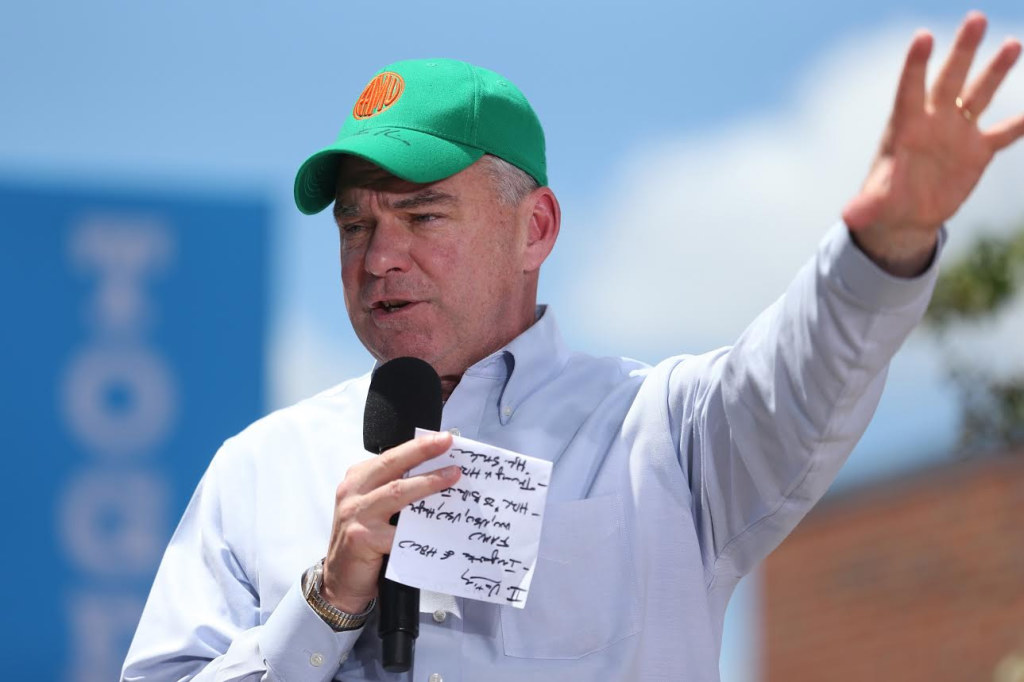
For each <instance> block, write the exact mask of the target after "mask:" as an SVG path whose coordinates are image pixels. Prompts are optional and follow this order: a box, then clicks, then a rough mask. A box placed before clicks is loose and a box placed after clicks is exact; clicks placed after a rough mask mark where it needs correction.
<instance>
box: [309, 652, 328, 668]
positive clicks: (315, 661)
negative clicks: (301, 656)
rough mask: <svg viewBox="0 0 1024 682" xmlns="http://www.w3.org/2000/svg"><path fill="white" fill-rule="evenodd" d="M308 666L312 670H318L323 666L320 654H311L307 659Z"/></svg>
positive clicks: (322, 658)
mask: <svg viewBox="0 0 1024 682" xmlns="http://www.w3.org/2000/svg"><path fill="white" fill-rule="evenodd" d="M309 664H310V665H311V666H313V667H314V668H319V667H320V666H322V665H323V664H324V657H323V655H322V654H313V655H312V656H310V657H309Z"/></svg>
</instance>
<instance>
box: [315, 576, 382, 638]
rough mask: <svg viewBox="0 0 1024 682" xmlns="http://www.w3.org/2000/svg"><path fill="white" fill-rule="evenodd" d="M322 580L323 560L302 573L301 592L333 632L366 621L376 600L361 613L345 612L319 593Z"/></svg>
mask: <svg viewBox="0 0 1024 682" xmlns="http://www.w3.org/2000/svg"><path fill="white" fill-rule="evenodd" d="M323 582H324V560H323V559H321V560H320V561H318V562H316V563H315V564H313V565H312V566H310V567H309V569H307V570H306V572H305V573H303V574H302V594H303V596H304V597H305V598H306V603H307V604H309V607H310V608H311V609H313V612H314V613H316V615H318V616H320V619H321V620H323V621H324V622H325V623H327V624H328V625H329V626H330V627H331V629H332V630H334V631H335V632H345V631H348V630H358V629H359V628H361V627H363V625H364V624H365V623H366V619H367V618H368V617H369V616H370V614H371V613H373V609H374V608H375V607H376V606H377V600H376V599H371V600H370V603H369V604H367V605H366V608H365V609H363V612H362V613H346V612H345V611H342V610H341V609H339V608H337V607H336V606H334V605H333V604H331V603H330V602H328V601H327V600H326V599H324V597H323V595H322V594H321V593H320V589H321V588H322V587H323Z"/></svg>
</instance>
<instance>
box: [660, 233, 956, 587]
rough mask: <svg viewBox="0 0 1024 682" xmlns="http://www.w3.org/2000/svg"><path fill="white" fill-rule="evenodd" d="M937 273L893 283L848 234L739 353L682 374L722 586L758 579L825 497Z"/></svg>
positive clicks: (688, 366) (833, 243)
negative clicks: (726, 581)
mask: <svg viewBox="0 0 1024 682" xmlns="http://www.w3.org/2000/svg"><path fill="white" fill-rule="evenodd" d="M944 239H945V232H944V231H943V233H942V235H941V237H940V246H939V250H941V244H942V243H943V242H944ZM937 260H938V251H937V253H936V257H935V258H934V259H933V262H932V264H931V266H930V267H929V269H928V270H927V271H926V272H925V273H924V274H922V275H921V276H919V277H915V278H909V279H905V278H897V277H893V276H891V275H889V274H887V273H886V272H884V271H883V270H881V269H880V268H879V267H877V266H876V265H875V264H874V263H873V262H872V261H871V260H870V259H869V258H868V257H867V256H866V255H865V254H864V253H863V252H862V251H861V250H860V249H859V248H858V247H857V246H856V245H855V244H854V243H853V241H852V239H851V238H850V235H849V231H848V229H847V228H846V226H845V225H843V224H841V223H840V224H838V225H836V226H835V227H834V228H833V229H831V230H830V231H829V232H828V233H827V235H826V237H825V238H824V240H823V241H822V243H821V245H820V246H819V248H818V251H817V253H816V255H815V257H814V258H813V259H812V260H811V261H810V262H809V263H808V264H807V265H805V266H804V268H802V269H801V271H800V272H799V273H798V275H797V277H796V278H795V280H794V281H793V282H792V284H791V285H790V287H789V288H788V290H787V291H786V292H785V294H784V295H783V296H782V297H781V298H780V299H779V300H778V301H776V302H775V303H774V304H773V305H772V306H770V307H769V308H768V309H767V310H765V311H764V312H763V313H762V314H761V315H760V316H758V317H757V318H756V319H755V321H754V322H753V323H752V324H751V325H750V326H749V327H748V328H747V329H746V330H745V331H744V333H743V334H742V335H741V337H740V338H739V340H738V341H737V343H736V344H735V345H734V346H733V347H732V348H728V349H722V350H720V351H717V352H715V353H711V354H709V355H706V356H702V357H701V358H699V359H696V361H689V362H681V363H679V364H678V365H676V367H675V368H674V370H673V374H672V377H671V379H670V381H671V386H670V395H671V396H672V399H670V402H672V403H673V405H671V406H670V410H671V411H674V412H675V414H674V415H672V416H673V421H674V424H675V425H676V427H677V428H679V429H680V432H679V438H678V440H677V443H678V444H679V455H680V460H681V463H682V465H683V468H684V470H685V471H686V473H687V474H688V476H689V481H690V487H691V492H692V496H693V510H694V516H695V522H696V525H697V531H698V535H699V536H700V541H701V546H702V552H703V554H704V563H705V567H706V568H707V569H708V570H709V573H710V576H711V577H710V578H709V579H713V578H714V576H715V575H716V574H717V575H723V576H729V577H731V578H736V577H739V576H742V575H745V574H746V573H748V572H749V571H750V570H751V569H752V568H753V567H754V566H755V565H756V564H757V562H759V561H760V560H761V559H763V558H764V557H765V556H766V555H767V554H768V553H769V552H771V550H772V549H774V548H775V547H776V546H777V545H778V544H779V543H780V542H781V541H782V539H783V538H785V536H786V535H787V534H788V533H789V532H790V531H791V530H792V529H793V527H794V526H796V524H797V523H798V522H799V521H800V519H801V518H803V516H804V515H805V514H806V513H807V512H808V511H809V510H810V508H811V507H812V506H813V505H814V504H815V503H816V502H817V501H818V500H819V499H820V498H821V496H822V495H824V493H825V491H826V490H827V489H828V486H829V485H830V484H831V482H832V480H833V479H834V478H835V476H836V474H837V473H838V471H839V468H840V467H841V466H842V464H843V462H845V460H846V457H847V456H848V455H849V453H850V452H851V451H852V449H853V447H854V445H855V444H856V442H857V440H858V439H859V438H860V436H861V434H862V433H863V432H864V430H865V429H866V428H867V425H868V422H869V421H870V419H871V417H872V415H873V414H874V411H875V407H876V406H877V404H878V400H879V398H880V397H881V393H882V388H883V384H884V382H885V375H886V371H887V368H888V363H889V360H890V358H891V357H892V356H893V354H894V353H895V352H896V350H897V349H898V348H899V347H900V345H901V344H902V342H903V340H904V339H905V338H906V337H907V335H908V334H909V333H910V331H911V330H912V329H913V328H914V326H915V325H916V324H917V322H918V321H919V320H920V319H921V317H922V315H923V314H924V311H925V309H926V307H927V305H928V301H929V299H930V296H931V292H932V289H933V288H934V285H935V279H936V276H937V267H936V264H935V262H936V261H937Z"/></svg>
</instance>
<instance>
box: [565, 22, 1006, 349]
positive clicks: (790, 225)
mask: <svg viewBox="0 0 1024 682" xmlns="http://www.w3.org/2000/svg"><path fill="white" fill-rule="evenodd" d="M1014 32H1015V33H1016V34H1017V35H1020V34H1021V33H1022V31H1021V30H1020V28H1019V27H1018V28H1017V29H1016V30H1011V27H1006V26H995V27H993V28H992V29H991V30H990V35H996V36H998V35H1000V34H1004V33H1014ZM912 33H913V27H909V26H903V27H898V28H891V29H886V30H882V31H879V32H876V33H873V34H868V35H861V36H855V37H852V38H850V39H849V40H846V41H845V42H843V43H840V44H837V45H835V46H834V48H833V49H832V50H831V51H830V52H828V53H826V54H824V55H822V56H821V57H820V58H819V59H818V60H817V61H816V62H815V63H814V64H813V65H812V66H811V67H810V68H809V69H808V71H807V72H806V74H805V75H804V77H803V78H802V80H801V83H800V85H799V86H798V88H796V90H795V93H796V94H795V95H794V97H793V98H792V100H791V102H790V103H789V105H788V106H785V107H783V108H782V109H781V110H777V111H770V112H753V113H752V114H751V115H749V116H748V117H746V118H745V119H742V120H740V121H738V122H736V123H733V124H731V125H729V126H727V127H723V128H721V129H719V130H714V131H710V132H700V133H693V132H691V133H688V134H680V135H679V137H678V138H677V139H674V140H670V141H667V142H666V141H664V140H662V141H659V143H658V144H657V145H654V144H651V145H648V146H646V147H645V148H642V149H638V150H636V151H635V153H634V154H633V155H632V157H631V158H629V159H628V160H627V161H626V162H625V163H624V164H623V167H622V168H621V170H620V171H619V173H618V174H617V181H616V182H615V183H614V186H615V187H616V188H617V190H616V192H615V193H614V194H613V196H612V197H611V200H610V203H609V204H607V205H605V206H602V207H600V208H599V210H597V211H595V212H593V213H592V214H591V215H594V216H598V218H597V219H596V222H594V223H593V224H591V225H590V226H589V227H588V231H594V232H596V233H597V234H599V235H600V236H598V237H597V238H595V239H594V240H593V242H592V245H591V248H590V250H589V252H588V253H587V258H586V259H585V261H584V262H585V263H586V265H585V266H582V267H581V268H580V270H581V272H580V273H579V276H578V277H577V279H576V282H575V284H576V286H575V287H574V289H573V290H572V292H571V293H569V294H567V296H569V297H570V301H571V303H570V305H571V306H572V307H573V308H574V309H575V310H576V311H577V313H578V314H577V316H576V320H575V323H576V324H577V325H583V326H582V327H580V328H579V329H580V331H581V332H583V333H584V334H585V335H588V336H594V337H598V338H601V339H602V341H601V343H602V344H607V346H608V347H609V348H615V347H620V348H627V349H633V350H631V352H634V353H637V354H642V355H644V356H645V357H646V356H648V354H652V353H653V354H654V356H655V357H657V356H660V355H663V354H665V353H669V352H679V350H681V349H679V348H675V347H665V346H663V344H664V340H666V339H671V340H674V341H675V342H676V343H677V344H678V341H679V340H680V339H683V340H685V342H686V343H687V345H688V346H690V347H691V348H695V349H703V348H706V347H709V346H713V345H721V344H725V343H729V342H730V341H731V340H732V339H734V338H735V337H736V335H737V334H738V333H739V332H740V331H741V330H742V329H743V327H744V326H745V324H746V323H747V322H749V321H750V320H751V319H752V318H753V317H754V316H755V315H756V314H757V313H758V312H759V311H760V310H761V309H763V308H764V307H765V306H766V305H767V304H768V303H770V302H771V301H772V300H773V299H774V298H776V297H777V296H778V295H779V294H780V293H781V292H782V291H783V290H784V288H785V286H786V284H787V283H788V282H789V280H790V278H791V277H792V275H793V274H794V273H795V271H796V270H797V268H798V267H799V266H800V265H801V264H802V263H803V262H804V261H805V260H806V258H807V257H808V256H809V255H810V254H811V253H812V251H813V249H814V247H815V245H816V243H817V241H818V239H819V238H820V236H821V235H822V234H823V233H824V231H825V230H826V228H827V227H828V226H829V225H830V224H832V223H833V222H834V221H836V220H838V218H839V213H840V210H841V208H842V206H843V205H844V203H845V202H846V201H847V200H848V199H849V198H850V197H851V196H852V195H853V194H854V193H855V192H856V190H857V188H858V187H859V185H860V183H861V181H862V179H863V176H864V174H865V172H866V170H867V167H868V164H869V162H870V160H871V158H872V156H873V154H874V150H875V147H876V145H877V141H878V138H879V136H880V134H881V131H882V128H883V126H884V122H885V119H886V117H887V116H888V111H889V106H890V104H891V101H892V98H893V94H894V92H895V84H896V81H897V78H898V75H899V69H900V67H901V66H902V61H903V55H904V51H905V48H906V44H907V42H908V39H909V36H910V35H911V34H912ZM951 35H952V29H951V28H947V30H944V31H941V32H939V33H938V35H937V41H936V49H935V52H934V55H933V58H932V62H933V64H932V66H933V70H937V66H936V65H937V64H938V61H939V59H938V58H939V57H940V56H944V53H945V49H946V48H947V47H948V45H949V43H950V36H951ZM989 43H990V44H989V45H987V52H984V53H983V58H984V59H986V60H987V56H988V55H990V54H991V53H992V51H993V50H994V49H995V47H996V46H997V45H998V43H999V41H998V40H994V39H990V41H989ZM980 61H981V60H979V62H980ZM1020 70H1021V69H1018V71H1020ZM1022 83H1024V75H1022V74H1021V73H1015V74H1012V75H1011V78H1010V79H1009V80H1008V81H1007V82H1006V83H1005V84H1004V87H1003V88H1002V89H1001V91H1000V93H999V95H998V97H997V99H996V101H995V102H994V103H993V105H992V107H991V109H990V111H989V112H988V113H987V114H986V116H985V117H984V118H983V120H982V123H983V124H985V123H986V122H992V121H996V120H999V119H1001V118H1003V117H1004V116H1008V115H1010V114H1011V113H1016V112H1020V111H1024V86H1022ZM1017 147H1018V148H1016V149H1012V150H1010V151H1009V152H1006V153H1004V155H1003V156H1002V157H1001V158H999V159H997V161H996V163H994V164H993V166H992V167H991V168H990V170H989V172H988V174H987V176H986V177H985V178H984V179H983V181H982V184H981V185H980V186H979V187H978V189H977V191H976V192H975V195H974V196H973V197H972V198H971V199H970V200H969V202H968V203H967V204H966V205H965V206H964V207H963V209H962V211H961V212H960V214H959V215H957V216H956V217H955V218H954V219H953V220H952V221H951V224H950V230H951V233H952V234H953V235H954V236H953V239H952V240H951V243H950V252H951V254H952V255H955V253H956V252H957V251H959V250H960V249H961V248H962V246H963V245H964V244H966V243H967V242H968V241H969V239H968V238H966V237H967V235H969V234H971V233H973V232H974V231H976V230H977V229H978V228H979V227H980V226H1002V227H1008V226H1010V225H1011V224H1012V223H1017V224H1020V222H1021V221H1022V219H1024V193H1022V192H1021V191H1020V188H1021V187H1022V186H1024V149H1022V148H1020V147H1021V145H1018V146H1017ZM600 216H607V218H606V219H604V220H602V219H601V218H600ZM608 282H622V283H627V284H624V285H622V286H620V287H617V288H611V287H609V286H607V283H608ZM595 292H600V293H599V295H596V296H595Z"/></svg>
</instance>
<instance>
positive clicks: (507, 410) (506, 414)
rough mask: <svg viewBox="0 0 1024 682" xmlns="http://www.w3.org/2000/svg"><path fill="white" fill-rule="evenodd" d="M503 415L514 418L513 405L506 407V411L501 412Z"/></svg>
mask: <svg viewBox="0 0 1024 682" xmlns="http://www.w3.org/2000/svg"><path fill="white" fill-rule="evenodd" d="M501 413H502V414H503V415H505V416H506V417H511V416H512V406H511V405H506V406H505V409H503V410H502V411H501Z"/></svg>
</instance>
